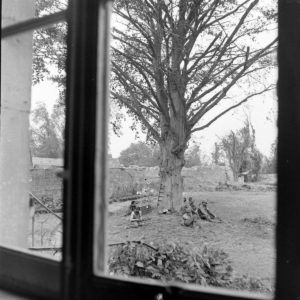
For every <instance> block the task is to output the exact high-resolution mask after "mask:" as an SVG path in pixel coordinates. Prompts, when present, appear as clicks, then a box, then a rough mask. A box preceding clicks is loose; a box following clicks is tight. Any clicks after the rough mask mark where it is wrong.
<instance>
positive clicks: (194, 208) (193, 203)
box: [189, 197, 197, 215]
mask: <svg viewBox="0 0 300 300" xmlns="http://www.w3.org/2000/svg"><path fill="white" fill-rule="evenodd" d="M189 206H190V208H191V209H192V213H193V214H195V215H197V207H196V205H195V202H194V200H193V198H192V197H189Z"/></svg>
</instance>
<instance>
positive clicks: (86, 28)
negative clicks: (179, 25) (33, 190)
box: [0, 0, 300, 300]
mask: <svg viewBox="0 0 300 300" xmlns="http://www.w3.org/2000/svg"><path fill="white" fill-rule="evenodd" d="M107 2H109V1H108V0H98V1H97V0H96V1H95V0H73V1H70V3H69V7H68V13H67V14H66V17H65V18H66V20H67V22H68V53H69V54H68V58H67V74H68V77H67V96H66V108H67V109H66V111H67V118H66V123H67V124H66V128H67V129H66V137H65V145H66V146H65V148H66V150H65V171H64V172H63V178H64V211H63V213H64V218H63V228H64V230H63V260H62V262H61V263H59V262H53V261H50V260H47V259H45V258H40V257H35V256H32V255H29V254H25V253H21V252H18V251H15V250H12V249H6V248H4V247H0V287H1V288H5V289H9V290H14V291H17V292H19V293H21V294H24V295H29V296H36V297H39V298H43V299H70V300H71V299H98V298H99V297H100V296H101V297H102V298H104V299H105V298H110V299H128V298H129V297H130V298H131V299H140V298H142V299H154V298H155V296H156V295H157V294H158V293H162V294H163V295H164V299H171V298H172V299H179V298H180V299H195V298H198V299H207V300H225V299H241V300H242V299H244V300H245V299H249V300H250V299H269V298H270V297H264V296H262V295H257V296H255V295H253V294H248V293H241V292H234V291H230V290H226V291H225V290H218V289H215V290H214V289H204V288H201V287H200V288H194V287H192V286H186V285H181V284H171V285H163V284H161V283H159V282H157V283H147V282H145V281H143V282H142V281H141V280H125V279H118V278H109V277H101V276H96V275H94V273H93V263H94V262H93V259H94V255H93V249H94V248H93V247H94V244H93V242H94V241H93V240H94V234H93V232H94V210H95V207H94V195H95V188H96V187H95V185H94V181H95V173H96V170H95V154H96V153H95V147H96V137H97V134H98V133H97V132H96V126H97V115H96V112H97V109H98V110H99V106H98V107H97V101H98V105H100V106H101V107H100V109H104V110H105V107H106V105H107V104H106V101H107V99H106V96H105V95H106V93H105V92H104V93H103V92H102V93H100V94H98V96H97V83H99V80H101V78H98V79H97V71H98V70H106V68H107V60H106V59H105V57H106V56H105V55H103V56H102V59H101V61H98V63H97V53H98V52H97V51H98V50H97V47H98V45H99V44H98V37H99V34H98V30H99V31H101V30H102V26H104V27H105V26H107V22H106V21H104V22H102V21H101V20H100V22H99V19H98V12H99V6H100V7H102V9H103V8H104V7H105V4H106V3H107ZM299 15H300V4H299V3H298V1H296V0H279V51H278V62H279V80H278V96H279V115H278V125H279V131H278V136H279V138H278V192H277V230H276V250H277V260H276V291H275V299H278V300H279V299H297V297H298V295H300V285H299V279H300V255H299V253H300V239H299V238H298V239H297V237H299V236H300V222H299V220H298V216H299V214H300V202H299V201H297V197H299V196H300V185H299V184H298V182H299V180H300V175H299V172H298V170H299V166H300V157H298V153H300V141H299V137H300V120H299V118H298V116H299V115H300V114H299V113H300V91H299V89H298V82H299V81H300V58H297V53H300V51H299V50H300V42H299V40H300V30H299V29H298V28H299V26H298V25H299V24H298V22H299V21H298V20H297V19H298V16H299ZM102 16H103V15H102ZM28 22H29V21H28ZM28 22H27V23H28ZM32 22H33V21H32ZM99 24H100V27H101V28H100V29H99V28H98V25H99ZM44 25H45V24H44ZM44 25H43V26H44ZM13 26H14V25H13ZM21 27H22V26H21ZM15 28H16V27H15ZM34 28H35V27H34ZM21 29H22V28H21ZM21 29H18V30H21ZM31 29H32V28H31ZM103 32H106V30H105V28H104V30H103ZM102 34H103V33H102ZM298 37H299V38H298ZM102 45H103V44H102ZM106 46H107V45H104V47H106ZM99 51H104V49H99ZM98 74H99V73H98ZM103 74H105V72H104V73H103ZM106 84H107V78H106V77H105V76H103V81H102V85H103V87H104V88H105V86H106ZM299 86H300V85H299ZM86 99H88V100H86ZM98 126H99V124H98ZM105 127H106V118H105V114H104V117H103V119H102V126H100V127H99V128H101V130H102V133H103V132H104V131H105V130H104V129H105ZM99 128H98V129H99ZM103 130H104V131H103ZM103 141H104V142H103V147H102V149H100V150H101V156H100V161H101V163H102V166H103V167H104V170H105V165H106V163H105V151H106V149H105V145H106V144H105V140H103ZM100 144H101V143H100ZM98 150H99V149H98ZM100 180H101V182H102V183H104V182H105V172H101V177H100ZM100 197H101V198H102V201H104V199H105V192H104V189H102V193H101V194H100ZM286 199H288V201H285V200H286ZM103 217H104V215H103ZM13 262H15V263H13ZM20 266H22V268H23V271H22V272H21V271H20ZM19 271H20V272H19ZM18 272H19V273H18ZM49 274H50V280H49ZM23 276H24V277H23Z"/></svg>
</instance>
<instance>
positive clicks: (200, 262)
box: [108, 241, 272, 293]
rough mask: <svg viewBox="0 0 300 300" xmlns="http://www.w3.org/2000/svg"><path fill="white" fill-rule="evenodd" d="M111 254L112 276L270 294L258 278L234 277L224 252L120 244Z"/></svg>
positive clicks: (169, 244)
mask: <svg viewBox="0 0 300 300" xmlns="http://www.w3.org/2000/svg"><path fill="white" fill-rule="evenodd" d="M111 246H115V248H114V249H111V251H110V258H109V262H108V263H109V272H110V275H122V276H125V277H129V276H133V277H140V278H152V279H159V280H162V281H164V282H167V281H180V282H184V283H193V284H200V285H204V286H205V285H209V286H215V287H224V288H231V289H236V290H247V291H252V292H253V291H254V292H263V293H270V292H271V291H272V288H271V287H266V286H265V285H264V284H263V282H262V281H261V280H260V279H259V278H250V277H247V276H243V277H234V276H233V275H232V273H233V269H232V267H231V262H230V260H229V259H228V255H227V254H226V253H225V252H224V251H223V250H218V249H214V248H208V247H207V246H203V247H202V249H195V248H194V249H192V248H191V247H190V246H188V245H185V246H182V245H179V244H178V243H174V242H161V243H160V244H158V245H153V244H152V243H151V244H146V243H143V242H140V241H137V242H127V243H120V244H116V245H111Z"/></svg>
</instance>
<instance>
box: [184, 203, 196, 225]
mask: <svg viewBox="0 0 300 300" xmlns="http://www.w3.org/2000/svg"><path fill="white" fill-rule="evenodd" d="M184 209H185V212H184V214H183V215H182V219H183V225H184V226H187V227H193V226H194V224H195V222H196V220H197V216H196V215H195V214H193V213H192V209H191V208H190V207H188V206H186V207H185V208H184Z"/></svg>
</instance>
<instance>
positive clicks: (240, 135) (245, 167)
mask: <svg viewBox="0 0 300 300" xmlns="http://www.w3.org/2000/svg"><path fill="white" fill-rule="evenodd" d="M218 147H219V148H221V149H222V151H223V155H224V156H225V158H226V160H227V161H228V164H229V167H230V169H231V170H232V172H233V177H234V180H237V179H238V176H239V174H240V173H242V172H249V173H250V174H251V175H253V180H254V181H256V180H257V179H258V175H259V173H260V171H261V167H262V159H263V155H262V154H261V153H260V151H259V150H258V149H257V148H256V145H255V130H254V128H253V126H252V125H251V123H250V121H249V120H246V121H245V123H244V126H243V127H242V128H241V129H239V130H237V131H236V132H234V131H231V132H230V133H229V134H228V135H227V136H225V137H223V138H222V140H221V142H220V143H219V146H218Z"/></svg>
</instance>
